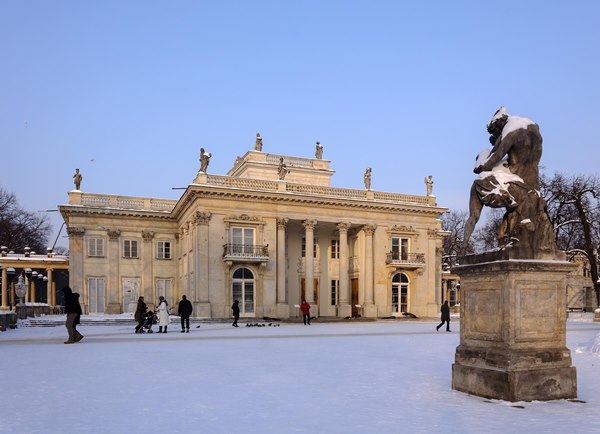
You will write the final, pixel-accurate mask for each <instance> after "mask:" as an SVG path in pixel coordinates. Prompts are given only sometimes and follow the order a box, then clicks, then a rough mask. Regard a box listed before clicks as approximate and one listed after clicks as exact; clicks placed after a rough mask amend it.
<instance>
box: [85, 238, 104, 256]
mask: <svg viewBox="0 0 600 434" xmlns="http://www.w3.org/2000/svg"><path fill="white" fill-rule="evenodd" d="M88 256H104V239H103V238H88Z"/></svg>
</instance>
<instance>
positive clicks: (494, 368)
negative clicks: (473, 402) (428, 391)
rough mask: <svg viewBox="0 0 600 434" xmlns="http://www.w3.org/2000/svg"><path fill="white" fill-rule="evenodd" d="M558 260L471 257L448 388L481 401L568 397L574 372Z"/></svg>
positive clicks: (563, 265)
mask: <svg viewBox="0 0 600 434" xmlns="http://www.w3.org/2000/svg"><path fill="white" fill-rule="evenodd" d="M573 267H574V265H573V264H571V263H569V262H567V261H562V260H556V261H540V260H514V259H510V258H507V257H506V256H502V253H500V254H497V255H496V256H495V257H494V256H490V255H488V256H484V255H479V256H470V257H467V258H465V259H463V261H462V264H461V265H460V266H457V267H455V268H454V269H453V270H452V271H453V272H454V273H456V274H458V275H459V276H460V279H461V281H460V286H461V292H462V294H461V306H460V310H461V312H460V314H461V317H460V325H461V330H460V345H459V346H458V347H457V348H456V355H455V363H454V364H453V365H452V388H453V389H455V390H458V391H461V392H466V393H469V394H472V395H477V396H482V397H485V398H493V399H503V400H506V401H513V402H514V401H532V400H551V399H566V398H575V397H576V396H577V377H576V371H575V368H574V367H573V366H571V353H570V351H569V349H568V348H567V347H566V276H567V273H568V272H569V271H571V270H572V268H573Z"/></svg>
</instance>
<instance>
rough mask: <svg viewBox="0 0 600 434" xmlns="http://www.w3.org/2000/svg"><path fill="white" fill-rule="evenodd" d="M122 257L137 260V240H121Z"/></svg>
mask: <svg viewBox="0 0 600 434" xmlns="http://www.w3.org/2000/svg"><path fill="white" fill-rule="evenodd" d="M123 257H125V258H137V257H138V242H137V240H123Z"/></svg>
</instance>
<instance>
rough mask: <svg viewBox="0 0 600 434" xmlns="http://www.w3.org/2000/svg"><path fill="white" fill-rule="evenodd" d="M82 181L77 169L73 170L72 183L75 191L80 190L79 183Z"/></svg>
mask: <svg viewBox="0 0 600 434" xmlns="http://www.w3.org/2000/svg"><path fill="white" fill-rule="evenodd" d="M82 180H83V176H82V175H81V173H79V169H75V175H73V182H74V183H75V190H80V189H81V188H80V187H81V181H82Z"/></svg>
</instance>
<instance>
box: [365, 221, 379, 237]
mask: <svg viewBox="0 0 600 434" xmlns="http://www.w3.org/2000/svg"><path fill="white" fill-rule="evenodd" d="M375 229H377V225H375V224H370V223H368V224H366V225H364V226H363V227H362V230H363V231H364V232H365V235H373V232H375Z"/></svg>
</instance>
